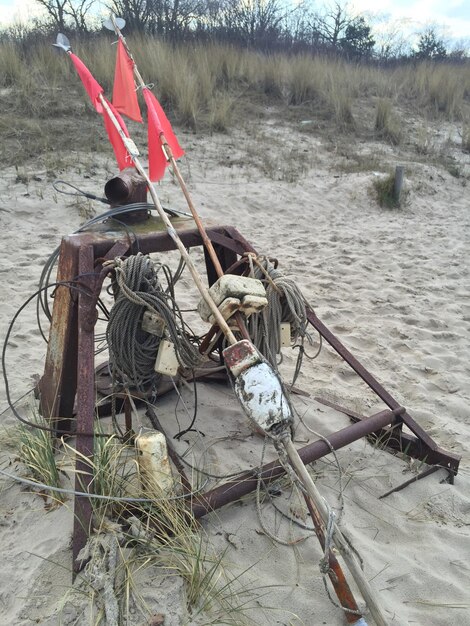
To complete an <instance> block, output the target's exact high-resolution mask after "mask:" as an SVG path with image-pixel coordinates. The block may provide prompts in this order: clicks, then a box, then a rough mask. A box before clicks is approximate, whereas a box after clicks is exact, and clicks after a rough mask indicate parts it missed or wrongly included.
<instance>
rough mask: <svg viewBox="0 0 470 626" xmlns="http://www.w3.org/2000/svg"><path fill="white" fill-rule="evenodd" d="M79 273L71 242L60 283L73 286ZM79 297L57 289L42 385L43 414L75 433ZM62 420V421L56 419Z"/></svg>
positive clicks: (65, 243)
mask: <svg viewBox="0 0 470 626" xmlns="http://www.w3.org/2000/svg"><path fill="white" fill-rule="evenodd" d="M77 273H78V255H77V254H76V248H75V246H74V245H73V244H72V243H71V242H70V241H69V240H68V239H67V238H65V239H63V240H62V244H61V247H60V256H59V266H58V271H57V279H56V280H57V282H70V281H72V280H73V279H74V278H75V276H76V275H77ZM77 296H78V292H77V291H75V290H73V289H71V288H70V287H69V286H67V285H63V286H62V285H60V286H58V287H56V289H55V294H54V307H53V311H52V322H51V327H50V331H49V342H48V345H47V355H46V362H45V366H44V374H43V376H42V378H41V380H40V382H39V391H40V411H41V414H42V415H43V416H44V418H45V419H48V420H51V421H52V425H53V426H54V428H57V429H58V430H62V431H66V430H71V424H70V420H71V419H72V418H73V405H74V400H75V390H76V379H77V336H78V332H77V306H76V303H77ZM58 416H60V417H61V419H60V420H55V419H54V418H56V417H58Z"/></svg>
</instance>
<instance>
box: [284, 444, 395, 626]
mask: <svg viewBox="0 0 470 626" xmlns="http://www.w3.org/2000/svg"><path fill="white" fill-rule="evenodd" d="M282 443H283V445H284V448H285V450H286V452H287V455H288V457H289V460H290V462H291V465H292V467H293V468H294V471H295V473H296V474H297V476H298V477H299V479H300V480H301V481H302V484H303V485H304V487H305V489H306V490H307V493H308V495H309V497H310V498H311V499H312V500H313V502H314V504H315V507H316V509H317V510H318V512H319V513H320V516H321V518H322V520H323V523H324V524H325V527H326V526H328V520H329V511H328V508H327V506H326V504H325V501H324V500H323V498H322V496H321V494H320V492H319V491H318V489H317V487H316V485H315V483H314V482H313V480H312V477H311V476H310V474H309V473H308V471H307V468H306V467H305V465H304V463H303V461H302V459H301V458H300V456H299V453H298V452H297V450H296V448H295V446H294V444H293V442H292V439H291V437H290V434H288V433H286V436H285V437H284V438H283V439H282ZM332 539H333V541H334V543H335V545H336V547H337V549H338V552H339V553H340V554H341V556H342V557H343V559H344V562H345V563H346V565H347V566H348V569H349V571H350V572H351V575H352V577H353V578H354V580H355V581H356V584H357V586H358V588H359V591H360V592H361V593H362V597H363V598H364V600H365V601H366V604H367V606H368V607H369V610H370V612H371V615H372V617H373V618H374V621H375V623H376V624H377V626H387V624H388V622H387V619H386V617H385V615H384V612H383V610H382V607H381V606H380V604H379V602H378V599H377V594H376V593H375V591H374V590H373V589H372V587H371V585H370V583H369V581H368V580H367V578H366V577H365V575H364V572H363V571H362V569H361V566H360V565H359V563H358V562H357V560H356V558H355V556H354V553H353V551H352V550H351V548H350V546H349V544H348V542H347V541H346V539H345V537H344V535H343V533H342V532H341V531H340V529H339V528H338V526H337V524H336V523H333V533H332Z"/></svg>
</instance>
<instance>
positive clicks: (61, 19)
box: [36, 0, 69, 31]
mask: <svg viewBox="0 0 470 626" xmlns="http://www.w3.org/2000/svg"><path fill="white" fill-rule="evenodd" d="M36 2H37V3H38V4H39V5H40V6H42V8H43V9H44V11H45V13H46V15H47V16H48V18H49V19H50V20H51V22H52V23H53V25H54V26H55V27H56V28H57V29H58V30H59V31H63V30H65V28H66V24H65V20H66V18H67V4H68V3H69V0H36Z"/></svg>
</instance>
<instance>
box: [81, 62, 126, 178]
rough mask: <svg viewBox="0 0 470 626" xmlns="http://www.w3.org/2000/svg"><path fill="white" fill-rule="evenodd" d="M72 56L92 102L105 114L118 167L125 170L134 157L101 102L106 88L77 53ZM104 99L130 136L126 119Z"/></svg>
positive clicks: (106, 125)
mask: <svg viewBox="0 0 470 626" xmlns="http://www.w3.org/2000/svg"><path fill="white" fill-rule="evenodd" d="M70 56H71V57H72V61H73V64H74V65H75V69H76V70H77V72H78V75H79V76H80V78H81V80H82V83H83V86H84V87H85V89H86V91H87V93H88V95H89V96H90V100H91V103H92V104H93V106H94V107H95V109H96V110H97V111H98V113H101V115H102V116H103V121H104V126H105V128H106V132H107V133H108V138H109V141H110V142H111V145H112V146H113V150H114V154H115V156H116V161H117V163H118V167H119V169H120V170H123V169H124V168H125V167H129V166H130V165H132V159H131V157H130V155H129V153H128V152H127V150H126V148H125V146H124V142H123V141H122V137H121V136H120V134H119V132H118V130H117V128H116V127H115V126H114V124H113V122H112V121H111V118H110V117H109V114H108V113H107V111H106V110H105V109H104V107H103V105H102V104H101V101H100V95H102V94H103V93H104V89H103V87H101V85H100V84H99V83H98V82H97V81H96V79H95V78H94V77H93V76H92V74H91V72H90V70H89V69H88V68H87V66H86V65H85V64H84V63H83V62H82V61H81V60H80V59H79V58H78V57H77V56H76V55H75V54H72V53H70ZM103 98H104V96H103ZM104 100H105V101H106V103H107V104H108V106H109V108H110V109H111V111H112V112H113V113H114V115H115V116H116V119H117V121H118V123H119V126H120V127H121V128H122V131H123V133H124V134H125V136H126V137H129V132H128V131H127V128H126V125H125V124H124V120H123V119H122V117H121V116H120V115H119V113H118V112H117V111H116V109H115V108H114V107H113V105H112V104H111V102H109V101H108V100H106V98H104Z"/></svg>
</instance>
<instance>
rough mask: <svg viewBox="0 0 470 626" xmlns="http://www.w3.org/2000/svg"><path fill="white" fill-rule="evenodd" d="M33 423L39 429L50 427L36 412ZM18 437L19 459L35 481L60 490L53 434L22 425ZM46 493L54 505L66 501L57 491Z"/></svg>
mask: <svg viewBox="0 0 470 626" xmlns="http://www.w3.org/2000/svg"><path fill="white" fill-rule="evenodd" d="M31 421H32V422H33V423H34V424H37V425H38V426H39V427H41V426H42V427H48V424H47V423H46V421H45V420H44V418H43V417H41V415H39V413H37V412H36V411H34V412H33V417H32V419H31ZM16 437H17V440H16V447H17V451H18V459H19V461H20V462H21V463H22V464H23V465H24V467H25V468H26V471H27V473H28V475H29V476H30V477H31V478H32V479H33V481H37V482H38V483H42V484H44V485H48V486H50V487H59V488H60V487H61V484H60V473H59V469H58V467H57V463H56V454H55V453H56V450H55V445H54V438H53V436H52V433H51V432H49V431H47V430H43V429H42V428H35V427H34V426H27V425H25V424H20V425H19V427H18V431H17V434H16ZM44 493H45V496H46V497H49V496H50V498H51V502H52V504H61V503H62V502H64V500H65V496H64V495H63V494H62V493H59V492H57V491H54V490H52V491H50V492H49V491H47V492H44Z"/></svg>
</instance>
